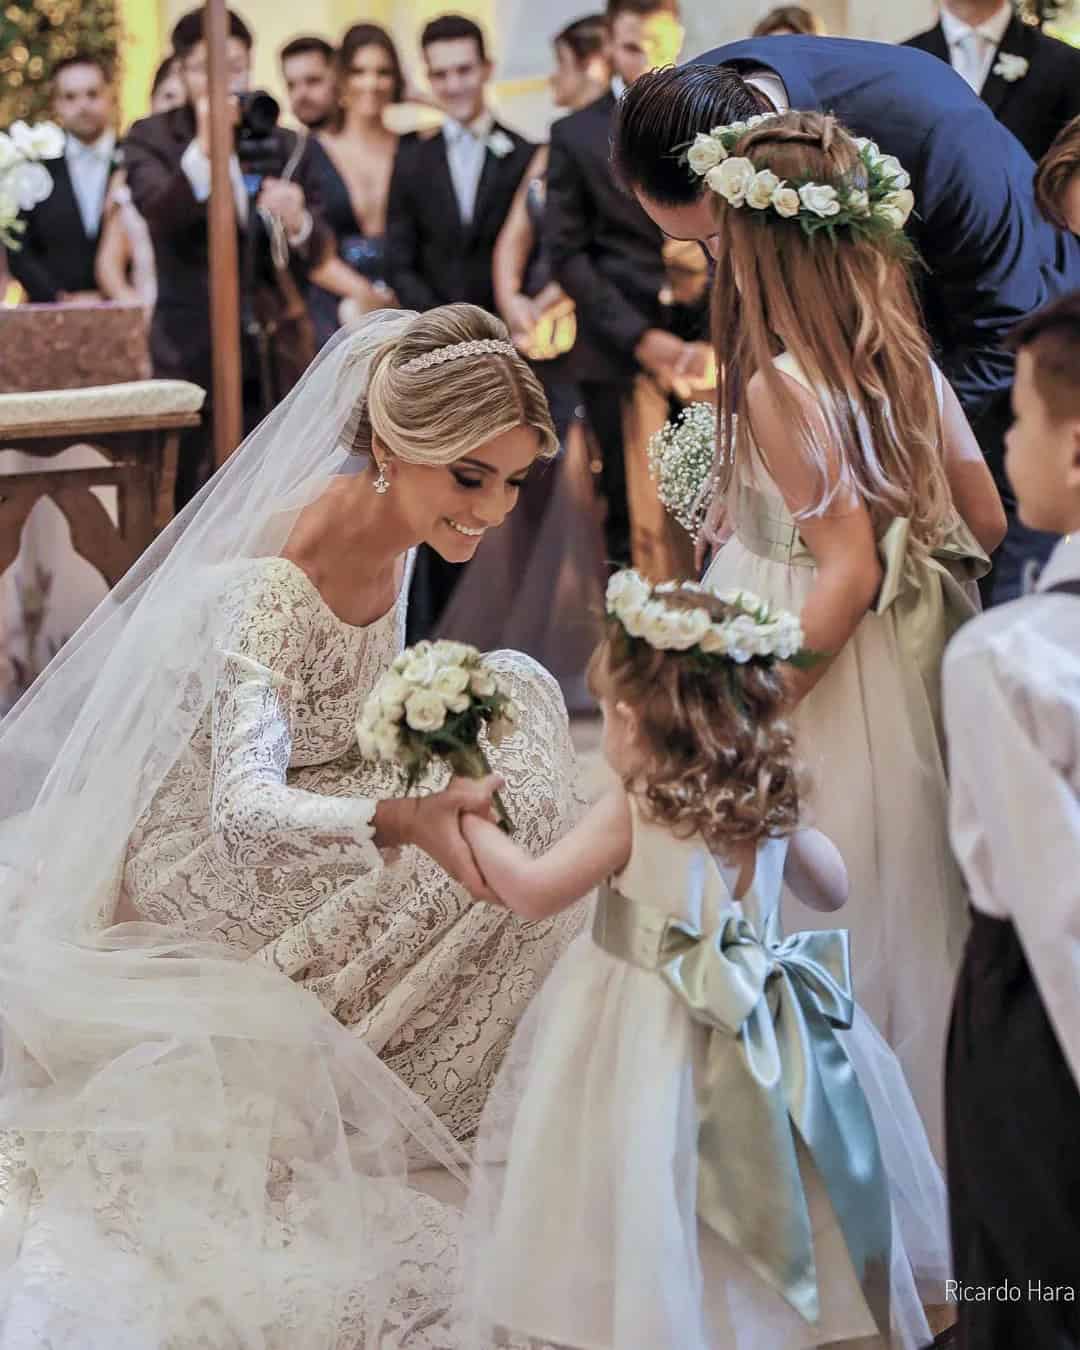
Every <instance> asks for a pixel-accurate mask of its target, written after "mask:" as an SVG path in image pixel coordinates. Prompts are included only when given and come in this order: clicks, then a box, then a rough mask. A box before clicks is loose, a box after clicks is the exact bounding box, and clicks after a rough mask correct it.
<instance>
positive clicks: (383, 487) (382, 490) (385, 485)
mask: <svg viewBox="0 0 1080 1350" xmlns="http://www.w3.org/2000/svg"><path fill="white" fill-rule="evenodd" d="M376 463H378V461H376ZM375 491H376V492H377V493H378V494H379V496H380V497H384V496H385V495H386V494H387V493H388V492H389V491H390V479H389V478H387V476H386V465H385V464H379V476H378V478H376V479H375Z"/></svg>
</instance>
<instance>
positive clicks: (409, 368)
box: [401, 338, 518, 375]
mask: <svg viewBox="0 0 1080 1350" xmlns="http://www.w3.org/2000/svg"><path fill="white" fill-rule="evenodd" d="M517 354H518V352H517V348H516V347H514V346H512V345H511V344H510V343H509V342H500V341H499V340H498V339H497V338H478V339H476V341H474V342H454V343H452V344H451V345H450V346H449V347H436V348H435V350H434V351H432V352H425V353H424V355H423V356H414V357H413V359H412V360H411V361H406V362H405V364H404V365H403V366H402V367H401V370H402V371H403V372H404V373H405V374H406V375H414V374H416V372H417V371H420V370H429V369H430V368H431V367H432V366H441V365H443V364H444V363H445V362H447V361H460V360H461V358H462V357H465V356H485V355H490V356H517Z"/></svg>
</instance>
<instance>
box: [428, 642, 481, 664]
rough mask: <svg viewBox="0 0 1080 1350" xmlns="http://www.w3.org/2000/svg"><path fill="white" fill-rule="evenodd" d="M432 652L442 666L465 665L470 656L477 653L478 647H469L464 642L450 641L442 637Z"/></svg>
mask: <svg viewBox="0 0 1080 1350" xmlns="http://www.w3.org/2000/svg"><path fill="white" fill-rule="evenodd" d="M431 654H432V656H434V658H435V660H436V661H438V663H439V665H440V666H463V665H464V664H465V663H466V661H468V659H469V657H470V656H475V655H476V649H475V648H474V647H467V646H466V645H465V643H464V642H449V641H448V640H447V639H446V638H442V639H441V640H440V641H438V642H436V644H435V646H434V647H433V648H432V649H431Z"/></svg>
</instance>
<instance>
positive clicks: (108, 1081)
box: [0, 926, 466, 1350]
mask: <svg viewBox="0 0 1080 1350" xmlns="http://www.w3.org/2000/svg"><path fill="white" fill-rule="evenodd" d="M156 931H157V934H158V935H159V936H158V938H157V940H156V943H155V945H150V944H151V940H152V938H153V934H154V930H152V929H149V928H148V927H146V926H143V927H141V928H136V927H134V926H132V927H130V928H128V929H113V930H111V931H110V932H109V933H108V934H106V935H105V939H104V940H105V941H107V942H108V943H109V944H110V946H111V948H112V949H111V950H106V949H101V948H99V949H96V950H92V949H88V948H82V947H77V946H71V947H67V948H65V947H62V946H61V945H59V944H56V943H47V944H42V946H41V947H40V948H39V949H35V948H33V947H31V946H30V945H29V944H27V943H23V944H21V945H20V946H19V947H18V948H15V947H0V1008H2V1011H3V1018H4V1032H5V1040H4V1063H3V1074H2V1081H0V1132H2V1133H0V1162H2V1174H0V1184H2V1209H0V1347H2V1348H3V1350H45V1348H46V1347H48V1348H49V1350H389V1348H390V1347H396V1346H399V1345H400V1346H405V1345H408V1346H409V1347H410V1350H445V1347H446V1346H447V1345H448V1340H447V1333H446V1325H447V1318H448V1316H449V1312H450V1309H451V1306H452V1301H453V1291H454V1289H455V1288H456V1286H457V1280H458V1269H459V1267H458V1244H459V1232H458V1227H459V1222H460V1219H459V1214H458V1212H457V1211H456V1210H455V1209H454V1208H453V1207H450V1206H447V1205H444V1204H441V1203H440V1202H439V1201H438V1200H436V1199H435V1198H433V1197H431V1196H429V1195H426V1194H422V1193H420V1192H418V1191H417V1190H416V1189H415V1188H414V1187H413V1186H412V1185H411V1184H410V1182H409V1177H408V1174H407V1168H406V1162H405V1158H406V1152H407V1151H413V1152H415V1150H416V1148H417V1146H418V1145H420V1146H422V1147H423V1148H424V1149H426V1151H427V1154H428V1156H429V1158H430V1159H431V1162H432V1166H433V1167H438V1168H443V1169H445V1170H446V1172H447V1174H448V1175H450V1176H457V1177H459V1178H461V1179H462V1180H464V1178H465V1175H466V1173H465V1165H466V1159H465V1157H464V1155H463V1154H462V1152H461V1150H460V1149H459V1148H458V1147H457V1146H456V1145H455V1144H454V1142H453V1140H452V1139H451V1137H450V1136H449V1134H448V1133H447V1132H446V1131H445V1130H444V1129H442V1127H441V1126H440V1125H439V1124H438V1122H437V1121H436V1120H435V1118H434V1117H433V1116H431V1115H430V1113H429V1112H427V1111H426V1109H425V1108H424V1107H423V1106H422V1105H421V1104H420V1103H419V1101H418V1100H417V1099H416V1098H414V1097H413V1096H412V1095H411V1094H410V1093H409V1092H408V1091H407V1089H405V1088H404V1087H403V1086H402V1084H401V1083H400V1081H399V1080H398V1079H397V1078H395V1076H394V1074H393V1073H392V1072H391V1071H390V1070H388V1069H386V1068H385V1067H384V1066H383V1065H382V1064H381V1063H380V1062H379V1061H378V1059H377V1058H376V1056H375V1055H374V1054H373V1053H372V1052H371V1050H369V1049H368V1048H367V1047H366V1046H365V1045H364V1044H363V1043H362V1042H361V1041H360V1040H358V1038H356V1037H355V1036H353V1035H351V1034H350V1033H349V1032H348V1031H347V1030H346V1029H345V1028H344V1027H342V1026H340V1025H339V1024H338V1023H337V1022H336V1021H335V1020H334V1018H333V1017H331V1016H330V1015H329V1014H328V1013H327V1012H326V1011H325V1010H324V1009H323V1008H322V1006H321V1005H320V1004H319V1003H318V1001H317V1000H316V999H315V998H314V997H313V996H312V995H310V994H308V993H306V992H305V991H304V990H302V989H301V988H299V987H298V986H296V985H295V984H293V983H292V982H291V981H290V980H288V979H286V978H285V977H284V976H282V975H280V974H278V973H277V972H275V971H272V970H269V969H266V968H264V967H262V966H261V965H260V964H259V963H257V962H240V961H234V960H230V959H228V957H227V956H224V955H223V949H222V948H221V947H220V946H215V947H212V948H207V947H203V948H201V949H200V948H198V947H194V946H191V945H190V944H185V943H179V942H177V943H173V944H169V943H168V942H167V941H165V940H163V939H162V938H161V937H160V934H161V933H162V930H160V929H159V930H156Z"/></svg>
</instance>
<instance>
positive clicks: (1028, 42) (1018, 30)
mask: <svg viewBox="0 0 1080 1350" xmlns="http://www.w3.org/2000/svg"><path fill="white" fill-rule="evenodd" d="M904 45H905V46H907V47H918V48H919V50H920V51H924V52H929V53H930V55H931V56H937V57H939V58H940V59H941V60H942V61H945V62H946V63H949V44H948V43H947V42H946V41H945V32H944V30H943V29H942V27H941V24H940V23H939V24H936V25H935V26H934V27H933V28H930V29H928V30H927V31H926V32H925V33H917V34H916V35H915V37H913V38H909V39H908V41H907V42H906V43H905V44H904ZM1003 53H1004V54H1007V55H1009V56H1020V57H1023V59H1024V60H1025V61H1026V62H1027V63H1028V68H1027V71H1026V73H1025V74H1024V75H1023V76H1022V77H1021V78H1020V79H1018V80H1006V79H1005V78H1004V76H1002V75H995V74H994V70H993V66H991V68H990V74H989V75H988V76H987V77H986V83H985V84H984V85H983V88H982V93H981V95H980V97H981V98H982V100H983V102H984V103H985V104H986V105H987V107H988V108H989V109H990V111H991V112H992V113H994V115H995V116H996V117H997V118H998V119H999V121H1001V122H1002V123H1003V124H1004V125H1005V126H1007V127H1008V128H1009V130H1010V131H1011V132H1012V134H1013V135H1014V136H1015V137H1016V138H1017V140H1018V141H1020V142H1022V144H1023V146H1024V148H1025V149H1026V150H1027V152H1028V154H1029V155H1030V156H1031V157H1032V159H1036V160H1038V159H1042V157H1043V155H1045V154H1046V152H1047V150H1048V149H1049V148H1050V142H1051V141H1052V140H1053V139H1054V137H1055V136H1056V135H1057V134H1058V132H1059V131H1060V130H1061V128H1062V127H1063V126H1064V125H1065V123H1066V122H1069V121H1071V120H1072V118H1074V117H1076V116H1078V115H1080V50H1078V49H1077V48H1076V47H1070V46H1069V44H1068V43H1067V42H1059V41H1058V39H1057V38H1052V37H1048V36H1047V35H1046V34H1045V33H1042V32H1040V31H1039V29H1038V28H1035V27H1033V26H1032V25H1031V24H1027V23H1023V22H1022V21H1021V20H1020V19H1019V18H1018V17H1017V16H1016V15H1015V14H1014V15H1013V18H1012V21H1011V22H1010V24H1009V26H1008V28H1007V29H1006V30H1005V36H1004V37H1003V38H1002V40H1001V45H1000V46H999V47H998V49H997V52H996V53H995V54H994V65H997V59H998V57H999V56H1001V55H1002V54H1003Z"/></svg>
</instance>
